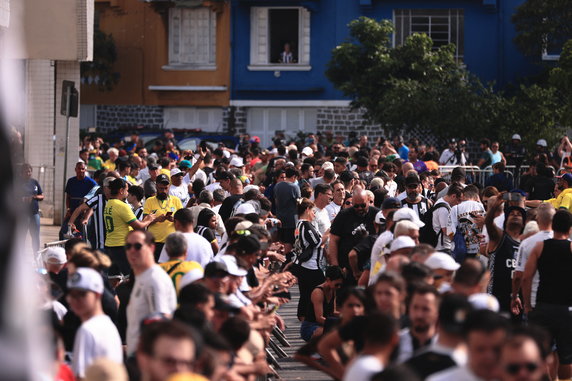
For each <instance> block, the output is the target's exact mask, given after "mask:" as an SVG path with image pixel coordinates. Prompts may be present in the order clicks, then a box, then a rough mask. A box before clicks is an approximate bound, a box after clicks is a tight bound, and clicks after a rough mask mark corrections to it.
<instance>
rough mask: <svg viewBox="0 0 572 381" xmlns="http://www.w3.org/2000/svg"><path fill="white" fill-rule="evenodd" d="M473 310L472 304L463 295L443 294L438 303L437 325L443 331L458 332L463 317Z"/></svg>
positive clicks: (461, 326)
mask: <svg viewBox="0 0 572 381" xmlns="http://www.w3.org/2000/svg"><path fill="white" fill-rule="evenodd" d="M472 311H473V306H472V304H471V303H470V302H469V300H468V299H467V297H465V296H464V295H459V294H446V295H443V299H442V300H441V304H440V305H439V326H440V327H441V328H442V329H444V330H445V332H448V333H453V334H460V333H461V332H462V330H463V323H464V322H465V319H466V318H467V316H468V315H469V313H471V312H472Z"/></svg>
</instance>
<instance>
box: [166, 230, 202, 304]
mask: <svg viewBox="0 0 572 381" xmlns="http://www.w3.org/2000/svg"><path fill="white" fill-rule="evenodd" d="M165 251H166V252H167V255H168V256H169V260H168V261H167V262H164V263H160V264H159V266H161V268H162V269H163V270H165V271H166V272H167V274H168V275H169V276H170V277H171V280H172V281H173V286H175V289H176V290H177V294H178V293H179V290H180V283H181V278H182V277H183V276H184V275H185V274H187V273H188V272H190V271H194V270H196V271H198V272H200V273H201V274H202V273H203V268H202V267H201V265H200V264H199V263H197V262H195V261H185V257H186V256H187V238H186V237H185V235H184V234H183V233H180V232H175V233H171V234H169V236H168V237H167V239H166V241H165ZM200 278H202V275H201V276H199V279H200Z"/></svg>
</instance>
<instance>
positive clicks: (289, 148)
mask: <svg viewBox="0 0 572 381" xmlns="http://www.w3.org/2000/svg"><path fill="white" fill-rule="evenodd" d="M286 149H287V150H288V151H298V147H296V144H290V145H289V146H288V147H286Z"/></svg>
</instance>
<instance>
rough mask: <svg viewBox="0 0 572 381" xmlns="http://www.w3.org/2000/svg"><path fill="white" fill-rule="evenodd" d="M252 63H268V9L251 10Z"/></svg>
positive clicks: (257, 8) (253, 8)
mask: <svg viewBox="0 0 572 381" xmlns="http://www.w3.org/2000/svg"><path fill="white" fill-rule="evenodd" d="M250 19H251V22H252V25H251V29H250V30H251V35H250V45H251V49H250V62H251V63H252V64H267V63H268V8H262V7H252V8H251V18H250Z"/></svg>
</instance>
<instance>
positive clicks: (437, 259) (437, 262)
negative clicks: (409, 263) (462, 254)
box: [425, 252, 461, 271]
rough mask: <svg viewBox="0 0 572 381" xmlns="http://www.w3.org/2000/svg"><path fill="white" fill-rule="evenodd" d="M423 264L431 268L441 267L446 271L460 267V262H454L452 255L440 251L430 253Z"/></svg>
mask: <svg viewBox="0 0 572 381" xmlns="http://www.w3.org/2000/svg"><path fill="white" fill-rule="evenodd" d="M425 264H426V265H427V266H428V267H429V268H430V269H431V270H437V269H443V270H447V271H456V270H458V269H459V267H461V265H460V264H458V263H457V262H455V260H454V259H453V257H451V256H450V255H449V254H445V253H441V252H436V253H433V254H431V255H430V256H429V258H427V260H426V261H425Z"/></svg>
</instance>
